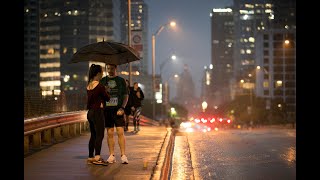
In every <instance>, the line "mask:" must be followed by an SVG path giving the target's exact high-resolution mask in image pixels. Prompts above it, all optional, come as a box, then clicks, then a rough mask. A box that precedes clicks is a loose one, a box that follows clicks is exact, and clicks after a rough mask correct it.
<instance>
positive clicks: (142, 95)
mask: <svg viewBox="0 0 320 180" xmlns="http://www.w3.org/2000/svg"><path fill="white" fill-rule="evenodd" d="M143 99H144V94H143V91H142V89H141V88H140V100H143Z"/></svg>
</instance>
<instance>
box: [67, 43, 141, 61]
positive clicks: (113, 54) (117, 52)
mask: <svg viewBox="0 0 320 180" xmlns="http://www.w3.org/2000/svg"><path fill="white" fill-rule="evenodd" d="M137 60H140V57H139V53H138V52H137V51H136V50H135V49H133V48H132V47H130V46H128V45H126V44H123V43H119V42H113V41H102V42H97V43H93V44H89V45H86V46H84V47H82V48H80V49H79V50H78V51H77V52H76V53H75V54H73V56H72V58H71V61H70V62H69V63H77V62H84V61H86V62H88V61H95V62H103V63H106V64H116V65H121V64H126V63H129V62H132V61H137Z"/></svg>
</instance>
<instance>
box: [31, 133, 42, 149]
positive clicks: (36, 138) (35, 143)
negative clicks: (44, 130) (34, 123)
mask: <svg viewBox="0 0 320 180" xmlns="http://www.w3.org/2000/svg"><path fill="white" fill-rule="evenodd" d="M32 148H37V149H39V148H41V132H36V133H34V134H33V135H32Z"/></svg>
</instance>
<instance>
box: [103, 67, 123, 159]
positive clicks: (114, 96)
mask: <svg viewBox="0 0 320 180" xmlns="http://www.w3.org/2000/svg"><path fill="white" fill-rule="evenodd" d="M107 73H108V74H107V76H105V77H103V78H102V79H101V80H100V82H101V84H103V85H105V86H106V88H107V90H108V91H109V94H110V100H109V101H107V102H106V107H105V109H104V114H105V127H106V128H107V134H108V137H107V142H108V148H109V153H110V156H109V158H108V159H107V161H108V163H114V162H116V158H115V156H114V144H115V141H114V137H113V135H114V127H116V131H117V135H118V143H119V146H120V151H121V162H122V164H128V158H127V156H126V155H125V137H124V127H125V119H124V109H125V107H126V104H127V102H128V97H129V95H128V90H127V87H126V82H125V79H124V78H122V77H120V76H118V75H117V65H115V64H107Z"/></svg>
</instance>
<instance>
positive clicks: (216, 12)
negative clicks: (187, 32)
mask: <svg viewBox="0 0 320 180" xmlns="http://www.w3.org/2000/svg"><path fill="white" fill-rule="evenodd" d="M210 16H211V65H210V67H209V68H210V70H211V69H212V70H211V71H206V75H205V77H207V76H208V74H207V73H209V72H210V73H211V74H210V82H207V80H206V83H205V84H206V86H209V87H211V88H210V91H206V92H207V93H206V94H207V96H209V97H210V98H208V100H209V101H212V102H214V104H215V105H219V104H221V103H225V102H227V101H229V100H230V99H231V97H230V87H229V86H230V85H229V83H230V80H231V78H232V75H233V74H232V69H233V45H234V39H233V37H234V21H233V12H232V9H231V8H223V9H221V8H219V9H212V12H211V13H210ZM206 79H208V78H206ZM208 83H209V84H208ZM210 104H211V105H213V103H210Z"/></svg>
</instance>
